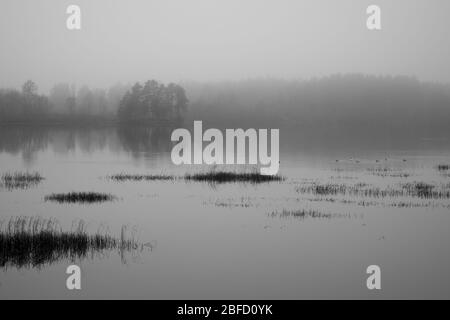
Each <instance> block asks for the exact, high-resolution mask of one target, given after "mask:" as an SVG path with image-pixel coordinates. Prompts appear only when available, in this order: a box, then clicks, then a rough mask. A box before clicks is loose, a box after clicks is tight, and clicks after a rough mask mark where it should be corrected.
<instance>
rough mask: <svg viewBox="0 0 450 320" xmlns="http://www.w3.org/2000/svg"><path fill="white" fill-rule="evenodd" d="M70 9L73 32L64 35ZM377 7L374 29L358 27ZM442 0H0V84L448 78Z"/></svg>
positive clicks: (449, 35) (448, 29)
mask: <svg viewBox="0 0 450 320" xmlns="http://www.w3.org/2000/svg"><path fill="white" fill-rule="evenodd" d="M70 4H77V5H79V6H80V7H81V11H82V30H80V31H69V30H67V29H66V19H67V14H66V8H67V6H68V5H70ZM370 4H378V5H379V6H380V7H381V9H382V28H383V29H382V30H381V31H375V32H374V31H372V32H371V31H368V30H367V29H366V27H365V21H366V13H365V10H366V7H367V6H368V5H370ZM449 14H450V1H448V0H396V1H387V0H371V1H366V0H339V1H336V0H314V1H312V0H308V1H302V0H126V1H125V0H121V1H119V0H95V1H92V0H86V1H80V0H71V1H66V0H40V1H36V0H28V1H26V0H2V2H1V5H0V41H1V50H0V86H1V87H18V86H20V85H21V84H22V83H23V82H24V81H25V80H26V79H29V78H30V79H33V80H35V81H36V82H37V83H38V85H39V87H40V88H41V89H42V90H43V91H46V90H48V89H49V88H50V87H51V86H52V85H53V84H54V83H55V82H59V81H67V82H73V83H76V84H79V85H80V84H87V85H90V86H99V87H104V86H108V85H111V84H113V83H116V82H118V81H121V82H124V83H127V82H132V81H136V80H145V79H149V78H155V79H158V80H161V81H164V82H166V81H173V82H178V81H183V80H199V81H210V80H212V81H216V80H240V79H246V78H255V77H266V76H269V77H279V78H310V77H314V76H322V75H328V74H331V73H338V72H341V73H348V72H363V73H371V74H403V75H415V76H417V77H418V78H420V79H423V80H431V81H439V82H450V73H449V72H448V70H449V65H450V19H448V16H449Z"/></svg>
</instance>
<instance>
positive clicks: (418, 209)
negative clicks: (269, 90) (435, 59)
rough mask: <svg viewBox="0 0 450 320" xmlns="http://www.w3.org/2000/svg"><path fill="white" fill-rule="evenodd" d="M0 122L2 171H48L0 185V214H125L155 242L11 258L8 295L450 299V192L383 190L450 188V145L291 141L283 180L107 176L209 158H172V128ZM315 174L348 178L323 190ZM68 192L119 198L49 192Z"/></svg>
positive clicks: (4, 293)
mask: <svg viewBox="0 0 450 320" xmlns="http://www.w3.org/2000/svg"><path fill="white" fill-rule="evenodd" d="M0 133H1V134H0V173H1V174H3V173H6V172H13V171H30V172H34V171H37V172H39V173H40V174H41V175H42V176H43V177H44V178H45V180H43V181H42V182H41V183H40V184H38V185H37V186H34V187H33V186H32V187H30V188H27V189H12V190H11V189H8V188H0V219H1V220H6V221H7V220H9V218H10V217H12V216H40V217H44V218H56V219H58V220H59V221H60V223H61V226H62V227H63V228H64V229H68V230H70V228H71V225H72V222H73V221H77V220H79V219H83V220H84V221H86V222H87V223H88V228H89V230H90V231H92V232H96V231H97V230H98V229H99V228H101V227H105V226H107V227H108V228H109V230H110V232H111V234H114V235H120V231H121V226H122V225H126V226H128V230H130V235H131V234H132V233H133V232H135V236H137V237H138V238H139V240H140V241H142V242H143V243H147V242H151V243H153V244H154V246H153V248H152V250H143V251H142V252H140V251H139V252H127V253H125V257H121V254H120V253H119V252H116V251H111V252H108V253H106V254H103V255H98V256H95V257H92V258H89V259H82V260H80V261H75V262H71V261H64V260H63V261H60V262H58V263H53V264H49V265H45V266H43V267H41V268H39V269H37V268H16V267H14V266H9V267H8V268H4V269H2V270H0V298H2V299H9V298H145V299H222V298H223V299H301V298H344V299H345V298H374V299H376V298H447V299H448V298H450V276H449V274H448V270H449V269H450V257H449V250H448V245H449V243H450V200H449V199H448V198H446V197H445V196H444V197H437V198H436V197H431V198H427V197H420V196H417V194H413V193H412V194H402V195H393V193H390V192H387V194H385V195H380V194H378V196H376V195H374V192H376V190H385V191H386V190H387V191H389V190H391V191H392V190H394V191H395V190H397V191H398V190H400V191H401V190H406V189H405V186H407V185H408V183H409V184H410V185H415V184H417V183H421V182H423V183H426V184H429V185H432V186H433V188H434V189H435V190H437V189H439V190H441V191H444V192H445V191H446V190H449V189H450V176H449V174H450V172H448V171H447V172H445V170H443V171H442V170H441V171H439V170H437V169H436V165H438V164H442V163H447V164H449V163H450V149H449V148H448V146H439V147H426V143H425V144H418V147H417V148H412V149H410V148H408V150H400V149H398V148H397V149H394V150H393V149H382V148H381V149H380V148H376V149H375V148H373V149H372V150H371V149H370V148H364V149H362V148H351V147H348V146H347V147H345V148H340V147H339V146H336V145H334V146H325V145H323V144H322V145H317V146H315V147H311V146H308V147H307V148H306V147H305V148H303V147H302V145H301V143H299V144H297V145H294V146H292V145H290V144H283V142H282V143H281V145H282V150H281V155H280V161H281V164H280V173H281V175H283V176H284V177H286V180H285V181H283V182H271V183H264V184H258V185H255V184H242V183H240V184H235V183H231V184H230V183H227V184H216V185H211V184H207V183H199V182H185V181H183V180H175V181H139V182H137V181H126V182H114V181H112V180H110V179H108V178H107V177H108V176H109V175H112V174H117V173H130V174H160V173H163V174H174V175H181V176H182V175H184V174H185V173H186V172H198V171H204V170H207V168H204V167H200V166H199V167H196V166H189V167H186V166H184V167H183V166H181V167H177V166H174V165H173V164H172V163H171V159H170V150H171V143H170V141H169V140H170V133H171V130H169V129H139V128H102V129H62V128H30V127H28V128H24V127H8V128H2V129H1V130H0ZM280 133H281V136H283V131H280ZM233 169H235V168H233ZM241 169H248V168H241ZM317 185H322V186H326V185H333V186H341V188H340V189H339V190H341V191H342V190H344V191H342V192H341V191H337V192H334V193H333V192H331V193H327V192H326V190H325V191H324V192H317V190H318V189H317V188H316V189H315V186H317ZM327 190H328V189H327ZM346 190H347V191H346ZM70 191H97V192H106V193H111V194H113V195H115V196H116V197H117V199H116V200H115V201H112V202H105V203H100V204H58V203H53V202H46V201H44V197H45V196H46V195H48V194H51V193H55V192H70ZM283 210H284V211H283ZM299 210H305V211H303V212H310V213H311V212H316V214H315V215H314V214H311V215H308V214H306V215H301V214H298V212H299ZM295 212H297V214H295ZM133 230H134V231H133ZM123 258H124V259H123ZM73 263H76V264H78V265H79V266H80V267H81V270H82V290H80V291H76V290H75V291H69V290H67V289H66V278H67V275H66V273H65V271H66V268H67V266H69V265H70V264H73ZM372 264H376V265H379V266H380V267H381V283H382V290H380V291H377V290H372V291H369V290H368V289H367V287H366V278H367V276H368V275H367V274H366V268H367V266H369V265H372Z"/></svg>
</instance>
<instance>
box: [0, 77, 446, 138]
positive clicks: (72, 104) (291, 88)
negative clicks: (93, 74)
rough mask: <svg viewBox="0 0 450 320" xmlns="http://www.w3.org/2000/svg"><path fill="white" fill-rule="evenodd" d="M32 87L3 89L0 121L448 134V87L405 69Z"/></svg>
mask: <svg viewBox="0 0 450 320" xmlns="http://www.w3.org/2000/svg"><path fill="white" fill-rule="evenodd" d="M38 92H39V91H38V86H37V84H36V83H34V82H33V81H31V80H28V81H26V82H25V83H24V84H23V86H22V88H21V90H17V89H2V90H1V91H0V122H1V123H4V124H5V123H16V124H17V123H25V124H33V123H35V124H42V123H50V124H57V123H62V124H65V125H69V124H70V125H86V124H93V125H95V124H103V123H142V124H153V125H156V124H180V123H182V122H183V121H184V122H185V124H189V123H192V121H193V120H203V122H204V124H206V126H213V127H214V126H216V127H243V128H248V127H260V128H270V127H272V128H284V129H285V130H286V131H289V132H298V133H301V136H302V137H304V138H305V139H312V140H317V139H346V140H349V141H351V140H353V139H358V140H362V141H365V142H368V141H387V140H389V141H390V142H392V141H395V140H396V139H399V140H402V141H403V140H404V139H411V140H417V139H440V138H442V137H446V136H448V135H449V134H450V126H448V119H450V108H449V105H450V86H448V85H443V84H436V83H427V82H421V81H419V80H417V79H415V78H411V77H404V76H401V77H400V76H399V77H391V76H384V77H381V76H369V75H362V74H347V75H339V74H338V75H332V76H329V77H324V78H318V79H311V80H292V81H287V80H277V79H256V80H246V81H239V82H212V83H200V82H186V83H182V84H173V83H170V84H167V85H165V84H162V83H159V82H157V81H155V80H149V81H146V82H144V83H143V84H141V83H139V82H137V83H135V84H134V85H131V84H127V85H124V84H116V85H113V86H111V87H110V88H107V89H98V88H96V89H91V88H88V87H87V86H82V87H80V88H76V86H75V85H71V84H68V83H58V84H56V85H55V86H54V87H53V88H52V89H51V90H50V92H49V94H48V95H44V94H40V93H38ZM284 138H286V137H284ZM366 138H367V139H368V140H366ZM282 140H283V138H282Z"/></svg>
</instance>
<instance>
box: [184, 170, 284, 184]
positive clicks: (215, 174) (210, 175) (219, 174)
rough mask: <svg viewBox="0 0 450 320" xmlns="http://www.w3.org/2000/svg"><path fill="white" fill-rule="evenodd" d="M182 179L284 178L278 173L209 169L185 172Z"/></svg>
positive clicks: (251, 181) (250, 181)
mask: <svg viewBox="0 0 450 320" xmlns="http://www.w3.org/2000/svg"><path fill="white" fill-rule="evenodd" d="M184 179H185V180H187V181H199V182H209V183H228V182H248V183H263V182H272V181H283V180H284V178H283V177H281V176H279V175H274V176H271V175H263V174H260V173H258V172H241V173H238V172H227V171H210V172H205V173H194V174H186V175H185V176H184Z"/></svg>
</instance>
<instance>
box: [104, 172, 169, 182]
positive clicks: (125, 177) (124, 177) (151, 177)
mask: <svg viewBox="0 0 450 320" xmlns="http://www.w3.org/2000/svg"><path fill="white" fill-rule="evenodd" d="M108 178H109V179H111V180H113V181H117V182H124V181H167V180H175V179H176V177H175V176H172V175H166V174H126V173H119V174H114V175H112V176H109V177H108Z"/></svg>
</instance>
